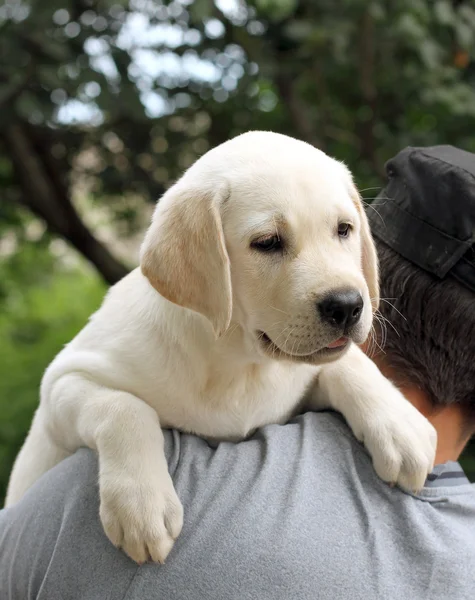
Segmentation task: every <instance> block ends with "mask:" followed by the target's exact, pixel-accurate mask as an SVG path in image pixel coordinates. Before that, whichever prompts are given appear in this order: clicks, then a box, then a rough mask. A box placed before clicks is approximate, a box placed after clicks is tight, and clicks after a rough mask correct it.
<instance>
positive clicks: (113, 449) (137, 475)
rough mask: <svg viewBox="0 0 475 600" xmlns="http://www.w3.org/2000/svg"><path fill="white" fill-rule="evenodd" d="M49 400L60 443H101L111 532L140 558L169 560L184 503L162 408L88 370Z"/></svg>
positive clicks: (61, 384) (57, 386)
mask: <svg viewBox="0 0 475 600" xmlns="http://www.w3.org/2000/svg"><path fill="white" fill-rule="evenodd" d="M43 400H44V401H45V407H46V408H47V413H48V423H49V424H50V428H51V430H52V431H53V432H54V437H55V439H56V440H57V442H58V443H59V444H61V445H62V446H63V447H64V448H65V449H66V450H68V451H70V452H72V451H74V450H75V449H76V448H78V447H80V446H88V447H89V448H93V449H95V450H97V453H98V455H99V491H100V517H101V521H102V524H103V526H104V529H105V532H106V534H107V536H108V537H109V539H110V540H111V541H112V543H113V544H115V545H116V546H120V547H122V548H123V549H124V550H125V552H126V553H127V554H128V555H129V556H130V557H131V558H132V559H133V560H135V561H136V562H144V561H146V560H148V558H149V557H151V558H152V560H154V561H157V562H163V561H164V560H165V558H166V557H167V555H168V553H169V551H170V550H171V548H172V546H173V543H174V540H175V539H176V538H177V536H178V535H179V533H180V531H181V527H182V523H183V508H182V505H181V503H180V501H179V499H178V497H177V495H176V492H175V489H174V486H173V482H172V480H171V477H170V475H169V473H168V465H167V462H166V458H165V454H164V451H163V444H164V440H163V433H162V430H161V427H160V422H159V420H158V416H157V413H156V412H155V410H153V409H152V408H151V407H150V406H148V405H147V404H146V403H145V402H143V401H142V400H140V399H139V398H137V397H136V396H133V395H132V394H129V393H127V392H123V391H119V390H114V389H110V388H108V387H104V386H102V385H100V384H98V383H95V382H94V381H91V380H90V379H86V378H85V377H83V376H81V375H80V374H69V375H64V376H62V377H61V378H60V379H58V380H57V381H56V382H55V383H54V384H53V386H52V387H51V389H50V391H49V395H48V397H45V398H44V399H43Z"/></svg>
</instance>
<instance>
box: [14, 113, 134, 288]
mask: <svg viewBox="0 0 475 600" xmlns="http://www.w3.org/2000/svg"><path fill="white" fill-rule="evenodd" d="M3 139H4V143H5V145H6V147H7V151H8V153H9V155H10V157H11V160H12V162H13V165H14V168H15V171H16V173H17V176H18V181H19V184H20V187H21V189H22V199H21V201H22V203H23V204H24V205H25V206H26V207H28V208H29V209H30V210H31V211H32V212H34V213H35V214H36V215H37V216H39V217H40V218H41V219H43V220H44V221H46V223H47V225H48V227H49V229H50V230H51V231H54V232H55V233H57V234H59V235H61V236H62V237H63V238H64V239H65V240H67V241H68V242H70V243H71V244H72V245H73V246H74V247H75V248H76V249H77V250H78V251H79V252H80V253H81V254H82V255H83V256H84V257H85V258H86V259H87V260H89V261H90V262H91V263H92V264H93V265H94V266H95V267H96V268H97V270H98V271H99V272H100V273H101V275H102V276H103V277H104V279H105V280H106V281H107V283H109V284H114V283H116V282H117V281H119V279H122V277H124V276H125V275H126V274H127V272H128V270H127V268H126V267H125V266H124V265H122V264H121V263H120V262H119V261H117V260H116V259H115V258H114V257H113V256H112V254H111V253H110V252H109V250H108V249H107V248H106V247H105V246H104V245H103V244H102V243H101V242H100V241H99V240H97V239H96V238H95V237H94V236H93V234H92V233H91V232H90V231H89V229H88V228H87V227H86V225H85V224H84V223H83V222H82V220H81V218H80V217H79V215H78V213H77V212H76V210H75V208H74V206H73V205H72V204H71V201H70V198H69V194H68V190H67V189H66V186H64V184H63V185H61V186H60V184H59V179H56V180H55V181H53V180H52V178H51V176H50V174H49V173H48V169H47V168H46V166H45V163H44V161H43V159H42V157H41V156H40V155H39V154H38V153H37V152H36V151H35V148H34V144H33V143H32V141H31V136H30V135H29V132H28V128H27V127H26V126H25V125H24V124H22V123H15V124H13V125H10V126H9V127H7V128H5V130H4V132H3Z"/></svg>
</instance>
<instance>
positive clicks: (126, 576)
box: [0, 449, 137, 600]
mask: <svg viewBox="0 0 475 600" xmlns="http://www.w3.org/2000/svg"><path fill="white" fill-rule="evenodd" d="M136 570H137V565H135V564H134V563H133V562H132V561H131V560H129V559H128V558H127V557H126V556H125V555H124V554H123V553H122V552H121V551H119V550H117V549H116V548H114V547H113V546H112V544H111V543H110V542H109V540H108V539H107V538H106V536H105V534H104V532H103V530H102V526H101V523H100V520H99V495H98V486H97V457H96V455H95V453H94V452H92V451H91V450H86V449H81V450H79V451H78V452H77V453H76V454H75V455H73V456H71V457H70V458H68V459H66V460H64V461H63V462H62V463H60V464H59V465H57V466H56V467H55V468H54V469H52V470H51V471H49V472H48V473H46V474H45V475H44V476H43V477H41V479H40V480H39V481H38V482H36V484H35V485H34V486H32V488H31V489H30V490H28V492H27V493H26V494H25V496H24V497H23V498H22V500H21V501H20V502H19V503H18V504H16V505H14V506H12V507H10V508H8V509H5V510H2V511H0V598H1V599H2V600H64V599H65V598H71V599H72V598H78V599H79V598H87V599H88V600H96V599H97V600H105V599H109V598H111V599H112V598H113V599H116V598H117V599H122V598H123V597H124V595H125V593H126V591H127V588H128V587H129V585H130V583H131V582H132V580H133V577H134V576H135V573H136Z"/></svg>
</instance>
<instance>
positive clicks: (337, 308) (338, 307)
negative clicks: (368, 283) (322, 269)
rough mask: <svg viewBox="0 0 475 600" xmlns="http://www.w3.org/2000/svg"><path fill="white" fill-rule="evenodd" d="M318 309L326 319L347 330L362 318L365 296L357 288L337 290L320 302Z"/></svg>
mask: <svg viewBox="0 0 475 600" xmlns="http://www.w3.org/2000/svg"><path fill="white" fill-rule="evenodd" d="M318 311H319V312H320V315H321V317H322V319H323V320H324V321H326V322H327V323H330V325H333V326H337V327H341V328H342V329H343V330H344V331H346V330H348V329H349V328H350V327H351V326H352V325H356V323H358V321H359V320H360V317H361V313H362V312H363V298H362V297H361V294H360V293H359V292H357V291H356V290H339V291H335V292H332V293H331V294H329V295H328V296H327V297H326V298H324V299H323V300H322V301H321V302H319V303H318Z"/></svg>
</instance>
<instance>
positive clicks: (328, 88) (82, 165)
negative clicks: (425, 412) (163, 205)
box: [0, 0, 475, 499]
mask: <svg viewBox="0 0 475 600" xmlns="http://www.w3.org/2000/svg"><path fill="white" fill-rule="evenodd" d="M2 1H3V3H0V499H1V497H2V495H3V493H4V489H5V486H6V482H7V477H8V474H9V471H10V467H11V464H12V461H13V459H14V456H15V454H16V452H17V451H18V449H19V447H20V445H21V443H22V441H23V439H24V436H25V435H26V432H27V430H28V427H29V424H30V421H31V417H32V413H33V411H34V410H35V408H36V405H37V403H38V387H39V383H40V380H41V376H42V372H43V370H44V369H45V367H46V366H47V364H48V363H49V362H50V361H51V359H52V358H53V356H54V355H55V354H56V353H57V352H58V351H59V350H60V348H61V347H62V346H63V344H65V343H66V342H67V341H69V340H70V339H71V338H72V337H73V336H74V334H75V333H76V332H77V331H78V330H79V329H81V328H82V326H83V325H84V324H85V322H86V320H87V318H88V316H89V315H90V314H91V312H92V311H94V310H95V309H96V308H97V307H98V306H99V304H100V302H101V299H102V297H103V295H104V292H105V291H106V289H107V286H108V285H110V284H113V283H114V282H116V281H117V280H118V279H120V278H121V277H123V276H124V275H125V274H126V273H127V271H129V270H130V269H131V268H133V267H134V266H135V265H136V264H137V253H138V252H137V251H138V244H139V242H140V239H141V234H142V232H143V230H144V228H145V227H146V225H147V223H148V220H149V218H150V214H151V210H152V208H153V204H154V202H155V201H156V200H157V198H158V197H159V196H160V194H162V192H163V191H164V190H165V189H166V188H167V186H168V185H170V183H171V182H173V181H174V179H176V178H177V177H178V176H179V174H180V173H181V172H182V171H183V169H185V168H186V167H187V166H188V165H190V164H191V163H192V162H193V161H194V160H195V159H196V158H197V157H199V156H200V155H201V154H203V153H204V152H206V150H208V148H210V147H212V146H215V145H217V144H219V143H221V142H223V141H225V140H227V139H228V138H230V137H232V136H235V135H236V134H239V133H241V132H243V131H246V130H249V129H270V130H274V131H279V132H282V133H286V134H289V135H292V136H295V137H298V138H301V139H303V140H306V141H308V142H310V143H311V144H314V145H316V146H318V147H319V148H321V149H322V150H324V151H326V152H328V153H330V154H331V155H333V156H335V157H337V158H339V159H342V160H344V161H345V162H346V163H347V164H348V165H349V167H350V168H351V169H352V170H353V172H354V173H355V176H356V180H357V183H358V185H359V187H360V189H361V190H362V193H363V196H364V197H365V198H366V200H367V201H371V199H372V198H374V196H375V195H376V194H377V192H378V190H379V188H380V187H381V185H382V183H383V181H384V163H385V161H386V160H387V159H388V158H390V157H391V156H392V155H394V154H395V153H396V152H397V151H398V150H400V149H402V148H403V147H404V146H407V145H418V144H421V145H427V144H440V143H449V144H454V145H457V146H460V147H462V148H464V149H466V150H469V151H472V152H475V88H474V84H475V52H474V50H475V2H474V1H473V0H398V1H397V2H395V1H394V0H374V1H371V0H338V1H335V0H306V1H298V0H252V1H251V0H249V1H247V2H246V1H244V0H215V1H213V0H194V1H193V0H173V1H171V2H166V1H158V0H153V1H152V0H129V1H123V0H71V1H67V0H41V1H39V0H38V1H34V0H30V1H28V0H2ZM463 464H464V467H465V468H466V469H467V472H468V474H469V476H470V477H471V479H472V480H473V481H475V447H474V446H472V447H471V448H469V449H468V451H467V452H466V453H465V457H464V460H463Z"/></svg>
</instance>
